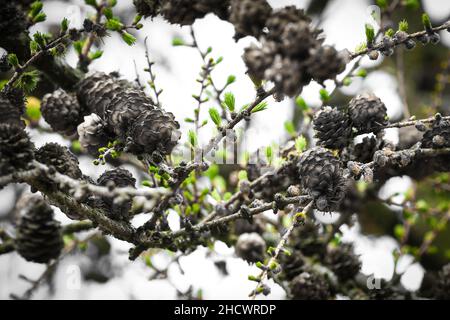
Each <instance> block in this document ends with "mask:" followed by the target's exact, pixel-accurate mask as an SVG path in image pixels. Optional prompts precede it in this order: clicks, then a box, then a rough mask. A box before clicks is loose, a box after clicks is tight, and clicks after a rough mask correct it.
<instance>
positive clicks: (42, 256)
mask: <svg viewBox="0 0 450 320" xmlns="http://www.w3.org/2000/svg"><path fill="white" fill-rule="evenodd" d="M27 200H28V201H27V205H26V206H25V208H24V209H25V210H24V211H25V212H24V215H23V216H22V217H21V219H20V222H19V224H18V227H17V237H16V249H17V252H18V253H19V254H20V255H21V256H22V257H23V258H25V259H26V260H27V261H32V262H36V263H47V262H49V261H50V260H51V259H56V258H57V257H58V256H59V254H60V253H61V250H62V248H63V246H64V243H63V240H62V234H61V226H60V223H59V222H57V221H56V220H54V219H53V210H52V208H51V207H50V206H49V205H48V204H47V203H46V202H45V201H44V199H43V198H41V197H39V196H30V198H29V199H27Z"/></svg>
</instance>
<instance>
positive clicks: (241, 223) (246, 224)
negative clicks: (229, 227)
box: [233, 217, 264, 235]
mask: <svg viewBox="0 0 450 320" xmlns="http://www.w3.org/2000/svg"><path fill="white" fill-rule="evenodd" d="M233 230H234V232H233V234H235V235H241V234H243V233H253V232H256V233H258V234H262V233H263V232H264V223H263V221H261V219H258V218H257V217H255V218H253V220H252V222H250V221H248V220H246V219H238V220H236V222H235V223H234V225H233Z"/></svg>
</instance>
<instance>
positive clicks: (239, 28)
mask: <svg viewBox="0 0 450 320" xmlns="http://www.w3.org/2000/svg"><path fill="white" fill-rule="evenodd" d="M271 12H272V7H271V6H270V4H269V3H267V1H266V0H231V9H230V22H231V23H232V24H233V25H234V28H235V29H236V35H235V36H234V38H235V39H236V40H238V39H240V38H243V37H245V36H253V37H256V38H258V37H259V36H260V35H261V33H262V30H263V28H264V26H265V23H266V20H267V18H268V17H269V16H270V14H271Z"/></svg>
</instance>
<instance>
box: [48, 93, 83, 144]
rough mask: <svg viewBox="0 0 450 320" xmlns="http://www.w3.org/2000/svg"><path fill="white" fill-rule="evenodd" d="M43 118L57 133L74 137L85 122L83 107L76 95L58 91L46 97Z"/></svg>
mask: <svg viewBox="0 0 450 320" xmlns="http://www.w3.org/2000/svg"><path fill="white" fill-rule="evenodd" d="M41 111H42V116H43V117H44V119H45V121H46V122H47V123H48V124H49V125H50V126H51V127H52V129H53V130H54V131H56V132H59V133H62V134H65V135H72V134H74V133H75V132H76V131H77V126H78V125H79V124H80V123H81V122H82V121H83V117H82V111H81V107H80V105H79V104H78V101H77V99H76V98H75V96H74V95H72V94H68V93H67V92H65V91H64V90H63V89H58V90H56V91H54V92H52V93H48V94H46V95H45V96H44V98H43V99H42V103H41Z"/></svg>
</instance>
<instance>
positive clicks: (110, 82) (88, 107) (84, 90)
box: [77, 72, 145, 118]
mask: <svg viewBox="0 0 450 320" xmlns="http://www.w3.org/2000/svg"><path fill="white" fill-rule="evenodd" d="M128 89H134V85H132V84H131V83H130V82H128V81H126V80H119V79H118V78H116V77H115V76H114V75H107V74H105V73H103V72H95V73H93V74H92V75H90V76H88V77H86V78H84V79H83V80H81V81H80V83H78V85H77V97H78V101H79V102H80V105H81V108H82V110H83V115H88V114H91V113H96V114H97V115H99V116H100V117H102V118H104V117H105V115H106V111H107V110H108V107H109V105H110V104H111V101H112V100H113V99H114V98H115V97H117V96H118V95H121V94H123V93H124V92H125V91H126V90H128ZM141 95H142V96H145V94H144V93H143V92H141Z"/></svg>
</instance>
